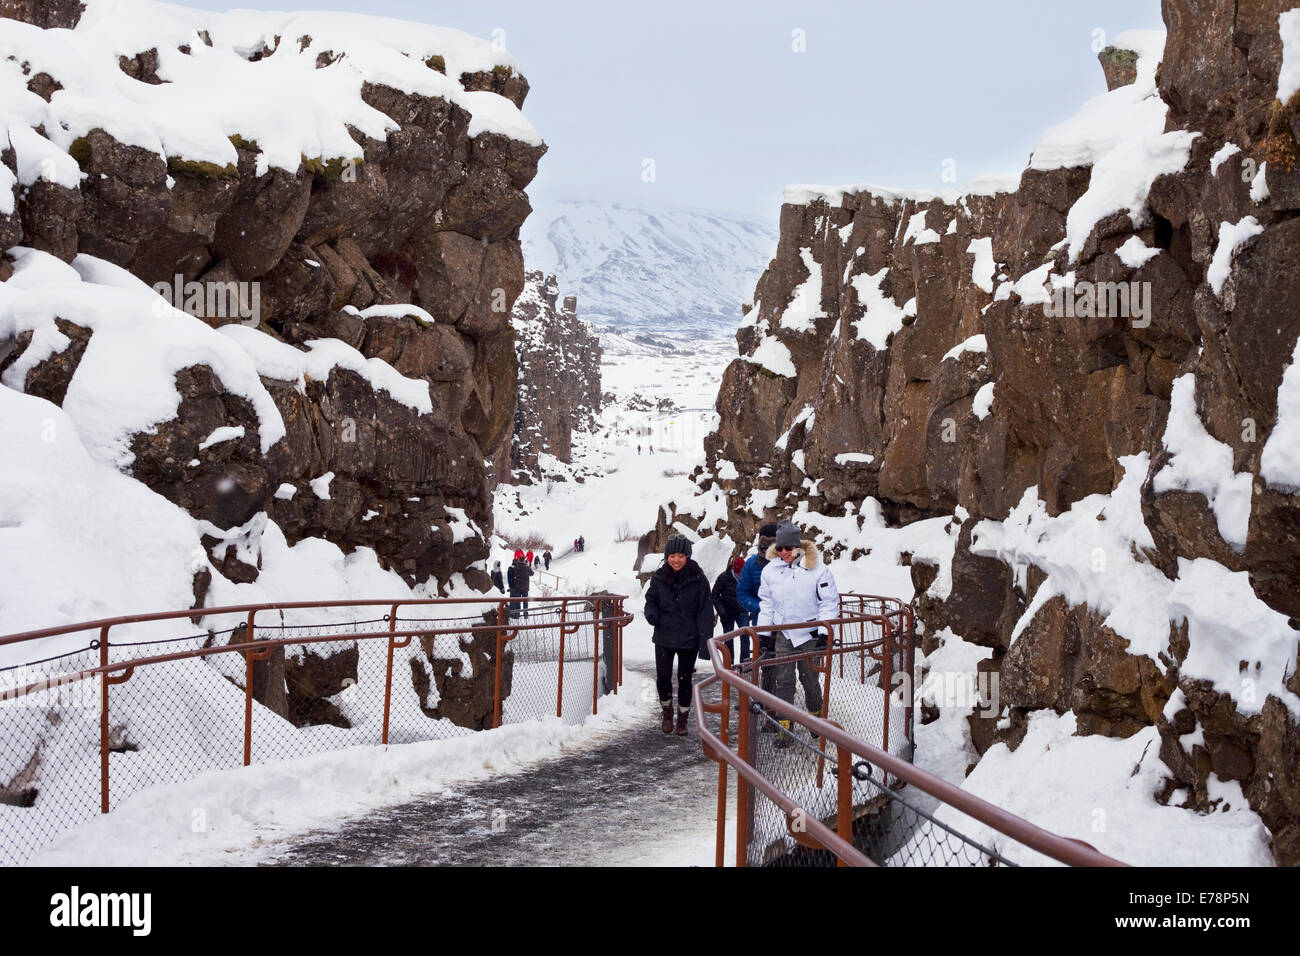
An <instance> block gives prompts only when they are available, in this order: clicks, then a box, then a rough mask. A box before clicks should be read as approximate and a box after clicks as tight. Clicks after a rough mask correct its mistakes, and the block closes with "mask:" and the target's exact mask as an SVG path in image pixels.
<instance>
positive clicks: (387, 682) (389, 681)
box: [358, 604, 397, 746]
mask: <svg viewBox="0 0 1300 956" xmlns="http://www.w3.org/2000/svg"><path fill="white" fill-rule="evenodd" d="M396 630H397V605H396V604H394V605H393V606H392V607H391V608H390V609H389V612H388V671H387V673H386V674H385V675H384V727H383V731H382V732H381V733H380V735H379V742H380V743H381V744H383V745H384V746H387V745H388V714H389V710H390V709H391V707H392V702H393V648H394V646H395V645H394V643H393V642H394V641H395V640H396V638H395V637H393V632H394V631H396ZM358 649H359V648H358Z"/></svg>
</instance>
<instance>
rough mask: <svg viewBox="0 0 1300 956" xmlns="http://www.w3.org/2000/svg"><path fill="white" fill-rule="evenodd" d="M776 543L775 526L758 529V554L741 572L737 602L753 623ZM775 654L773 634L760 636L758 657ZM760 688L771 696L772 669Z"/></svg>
mask: <svg viewBox="0 0 1300 956" xmlns="http://www.w3.org/2000/svg"><path fill="white" fill-rule="evenodd" d="M775 541H776V525H775V524H765V525H763V526H762V527H761V528H759V529H758V553H757V554H754V555H751V556H750V558H749V560H747V561H746V562H745V567H744V568H743V569H742V570H741V572H740V579H739V580H738V581H737V582H736V600H737V601H739V602H740V606H741V607H742V608H744V609H745V611H746V613H748V615H749V620H750V622H751V623H757V622H758V584H759V581H760V579H761V578H762V576H763V568H765V567H767V549H768V548H770V547H772V545H773V543H774V542H775ZM774 653H775V644H774V643H773V638H772V635H771V633H770V632H769V633H766V634H759V635H758V648H757V654H758V656H759V657H760V658H763V657H771V656H772V655H773V654H774ZM759 686H760V687H761V688H762V689H763V690H765V691H767V692H768V693H769V694H770V693H771V692H772V668H770V667H764V668H762V671H761V673H760V675H759ZM771 727H772V725H771V724H770V723H768V722H766V721H764V722H763V730H764V731H768V730H770V729H771Z"/></svg>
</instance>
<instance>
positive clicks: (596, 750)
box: [267, 665, 734, 866]
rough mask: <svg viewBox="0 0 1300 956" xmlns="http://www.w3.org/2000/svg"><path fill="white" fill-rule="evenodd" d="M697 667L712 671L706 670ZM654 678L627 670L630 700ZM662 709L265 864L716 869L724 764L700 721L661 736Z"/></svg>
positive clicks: (311, 836) (313, 839)
mask: <svg viewBox="0 0 1300 956" xmlns="http://www.w3.org/2000/svg"><path fill="white" fill-rule="evenodd" d="M701 670H702V671H703V672H704V674H707V673H708V667H707V665H705V666H704V667H703V668H702V669H701ZM652 676H653V675H652V672H646V671H643V670H641V669H640V666H636V667H629V668H628V672H627V678H628V680H627V683H626V687H627V691H628V692H634V689H635V688H636V687H637V686H638V685H639V684H640V679H641V678H642V677H652ZM696 676H697V679H698V678H699V677H700V676H701V673H700V671H697V672H696ZM657 712H658V708H657V706H656V705H654V703H653V701H651V702H649V703H647V705H646V708H645V714H646V716H645V720H644V722H643V723H642V724H640V725H637V726H633V727H629V728H624V729H621V730H617V731H611V732H610V733H609V734H608V735H606V736H605V737H604V738H603V739H600V740H598V741H596V742H593V743H590V744H588V745H587V746H585V747H583V748H582V749H581V750H578V751H576V752H571V753H566V754H564V755H562V756H560V757H558V758H556V759H555V760H551V761H547V762H545V763H542V764H540V765H538V766H536V767H535V768H534V769H532V770H531V771H529V772H526V773H517V774H511V775H508V776H502V777H499V778H497V779H494V780H490V781H485V782H478V783H472V784H468V785H464V786H458V787H454V788H453V789H451V790H449V791H446V792H444V793H441V794H438V795H436V796H433V797H430V798H429V799H427V800H414V801H410V802H408V803H403V804H400V805H398V806H394V807H391V808H388V809H385V810H381V811H377V812H375V813H372V814H370V815H368V816H365V817H362V818H360V819H356V820H352V821H349V822H348V823H345V824H343V825H342V826H341V827H339V828H338V829H336V830H330V831H313V832H311V833H308V834H306V835H305V836H303V837H301V838H299V839H296V840H294V841H291V842H290V843H288V844H287V845H286V846H285V847H284V848H283V849H282V850H281V851H280V852H278V853H275V854H274V859H273V860H267V862H268V863H269V862H274V863H276V864H279V865H285V866H432V865H442V866H502V865H530V864H538V865H559V866H575V865H577V866H619V865H628V866H645V865H674V866H682V865H701V866H712V865H713V851H714V843H713V840H714V815H713V811H714V808H715V807H716V805H717V790H716V786H717V764H715V763H713V762H712V761H711V760H709V759H708V758H707V757H706V756H705V755H704V751H703V749H702V748H701V746H700V740H699V736H698V734H697V733H696V730H695V727H694V715H693V714H692V720H691V724H692V726H691V731H690V734H689V736H687V737H685V738H683V737H678V736H676V735H675V734H673V735H668V736H665V735H664V734H663V733H661V732H660V730H659V727H658V722H657V720H656V715H657ZM733 792H734V788H733Z"/></svg>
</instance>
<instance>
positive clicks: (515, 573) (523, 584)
mask: <svg viewBox="0 0 1300 956" xmlns="http://www.w3.org/2000/svg"><path fill="white" fill-rule="evenodd" d="M532 576H533V569H532V568H530V567H529V566H528V562H527V561H525V560H524V559H523V558H518V559H516V560H515V561H513V562H511V564H510V570H509V571H507V572H506V580H507V581H508V582H509V583H510V593H511V594H527V593H528V579H529V578H531V577H532Z"/></svg>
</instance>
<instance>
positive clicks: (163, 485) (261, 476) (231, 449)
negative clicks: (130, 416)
mask: <svg viewBox="0 0 1300 956" xmlns="http://www.w3.org/2000/svg"><path fill="white" fill-rule="evenodd" d="M176 388H177V390H178V391H179V392H180V394H181V404H180V408H179V409H178V411H177V416H176V417H175V418H173V419H170V420H169V421H165V422H160V423H159V424H158V425H157V426H156V427H155V430H154V431H153V433H140V434H137V435H136V436H135V437H134V438H133V439H132V441H131V451H132V453H133V454H134V456H135V460H134V461H133V462H132V463H131V466H130V473H131V475H132V476H133V477H135V478H137V479H138V480H140V481H143V482H144V483H145V484H146V485H148V486H149V487H150V488H152V489H153V490H155V491H157V492H158V493H159V494H161V495H162V496H163V497H165V498H167V499H168V500H170V501H172V502H175V503H176V504H178V505H180V506H181V507H182V508H184V509H185V510H186V511H188V512H189V513H190V514H191V515H193V516H194V517H196V518H200V519H202V520H205V521H209V522H211V523H212V524H214V525H216V526H217V527H218V528H234V527H237V526H239V525H243V524H244V523H245V522H247V521H248V520H249V519H250V518H252V517H253V515H255V514H256V513H257V512H258V511H260V510H262V507H263V504H264V502H265V500H266V497H267V496H268V495H269V494H270V492H272V491H274V490H275V488H274V486H271V482H272V477H271V474H270V472H269V470H268V468H267V462H266V460H265V459H264V458H263V457H262V452H261V445H260V438H259V437H258V436H259V431H258V419H257V416H256V414H255V413H254V412H253V408H252V406H251V405H250V404H249V403H248V401H247V400H246V399H244V398H243V397H241V396H238V395H233V394H231V393H229V392H227V391H226V389H225V387H224V386H223V385H222V383H221V380H220V379H219V378H217V376H216V375H215V374H214V373H213V371H212V370H211V369H210V368H208V367H207V366H206V365H199V366H193V367H191V368H185V369H181V370H180V371H179V372H177V373H176ZM227 425H239V426H242V427H243V428H244V435H243V437H241V438H236V439H231V440H228V441H223V442H218V443H217V444H215V445H212V446H210V447H208V448H206V449H203V450H200V449H199V445H200V443H202V442H203V441H204V439H206V438H207V437H208V436H209V435H211V434H212V433H213V431H215V430H216V429H217V428H220V427H223V426H227ZM195 462H197V464H195ZM268 486H271V487H269V488H268Z"/></svg>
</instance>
